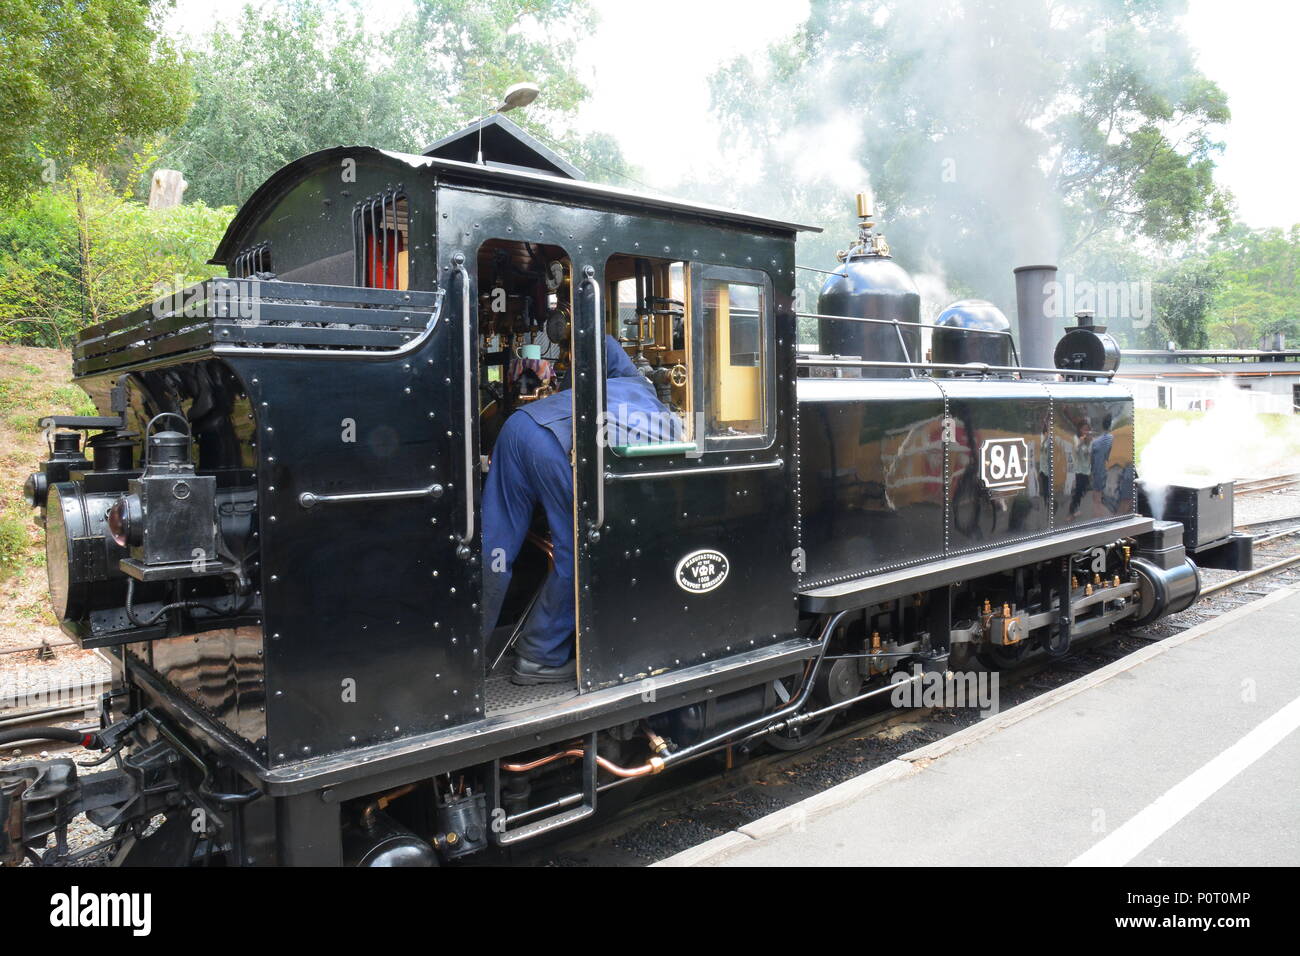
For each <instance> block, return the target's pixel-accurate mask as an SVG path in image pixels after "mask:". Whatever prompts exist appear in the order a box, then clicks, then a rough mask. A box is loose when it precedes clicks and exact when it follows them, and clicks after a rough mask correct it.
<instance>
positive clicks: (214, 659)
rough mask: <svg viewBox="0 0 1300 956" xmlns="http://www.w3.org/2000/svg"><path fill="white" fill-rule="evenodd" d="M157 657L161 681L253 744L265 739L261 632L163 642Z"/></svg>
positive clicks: (229, 631) (155, 648) (155, 647)
mask: <svg viewBox="0 0 1300 956" xmlns="http://www.w3.org/2000/svg"><path fill="white" fill-rule="evenodd" d="M151 652H152V655H151V656H152V666H153V669H154V671H155V672H156V673H157V674H158V676H159V677H161V678H162V679H163V680H165V681H167V682H168V683H169V684H171V685H172V686H173V687H175V688H176V689H177V690H178V691H180V692H181V693H182V694H184V695H185V696H187V697H189V698H190V699H191V700H192V701H194V703H196V704H197V705H198V706H199V707H201V708H203V709H204V710H205V711H207V713H209V714H210V715H212V716H213V717H215V718H216V719H217V720H219V721H221V723H222V724H224V725H225V726H226V727H227V728H229V729H230V730H231V731H233V732H234V733H236V734H238V735H239V736H240V737H243V738H244V739H245V740H247V741H249V742H250V743H257V742H259V741H262V740H264V739H265V737H266V713H265V711H264V704H265V685H264V684H263V671H262V660H263V658H262V629H261V628H260V627H237V628H222V629H221V630H215V631H205V632H203V633H202V634H197V635H190V634H187V635H183V636H181V637H168V638H163V639H161V640H156V641H154V642H153V643H152V645H151Z"/></svg>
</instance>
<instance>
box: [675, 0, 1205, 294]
mask: <svg viewBox="0 0 1300 956" xmlns="http://www.w3.org/2000/svg"><path fill="white" fill-rule="evenodd" d="M1183 6H1184V5H1183V3H1182V2H1181V0H879V2H865V0H856V2H854V0H812V4H811V10H810V14H809V17H808V20H807V21H806V23H805V24H804V25H803V27H802V29H800V30H799V31H798V33H797V34H796V35H795V36H794V37H792V38H790V39H789V40H788V41H784V42H782V43H779V44H777V45H775V46H774V47H772V48H771V49H769V50H768V51H766V53H765V54H763V55H761V56H756V57H742V58H740V59H739V60H737V61H735V62H732V63H728V64H726V65H725V66H724V67H723V68H722V69H720V70H719V71H718V72H717V73H716V74H715V75H714V77H713V80H712V85H713V95H714V105H715V109H716V111H717V113H718V116H719V119H720V123H721V128H722V130H723V132H724V134H725V136H726V137H727V138H728V140H729V142H730V145H731V147H732V149H733V152H734V154H735V155H737V156H740V155H745V156H747V157H748V162H749V163H750V164H751V168H752V169H755V170H756V171H755V174H754V175H753V176H752V177H751V181H750V182H748V183H746V182H740V183H730V184H724V185H729V186H730V190H729V192H730V198H731V199H732V200H733V201H738V202H745V203H746V204H747V205H753V206H755V207H756V208H760V209H767V210H770V211H774V212H781V213H784V214H788V215H792V216H794V217H795V218H801V217H812V221H823V222H826V221H829V222H831V223H835V224H836V225H834V226H832V232H833V234H834V237H835V239H834V241H836V242H837V243H840V244H842V243H843V242H844V237H845V234H847V233H849V231H850V229H851V227H850V225H849V209H848V206H849V203H848V202H847V201H846V200H847V194H850V193H851V192H853V191H854V189H855V187H857V186H859V184H860V183H861V182H862V181H863V180H866V179H867V178H869V179H870V183H871V185H872V186H873V187H874V189H875V192H876V195H877V199H878V201H879V204H880V206H881V207H882V216H883V222H884V224H885V226H886V232H887V234H888V235H889V238H890V240H891V243H892V244H893V245H894V246H895V248H896V249H897V250H898V253H899V255H900V257H902V258H904V259H905V260H906V261H907V262H908V263H909V265H910V266H911V267H912V268H914V269H935V270H941V271H942V272H944V273H945V274H946V275H948V276H949V277H950V278H951V279H954V280H956V282H957V284H962V285H966V286H970V287H973V288H976V289H981V290H983V294H984V295H986V296H988V297H991V298H998V297H999V294H1001V297H1002V298H1003V300H1004V301H1005V300H1006V298H1008V297H1009V295H1008V293H1009V290H1010V287H1011V280H1010V275H1009V271H1010V267H1011V266H1013V265H1019V264H1026V263H1029V262H1039V261H1044V260H1045V261H1049V262H1054V261H1061V260H1063V259H1067V260H1068V259H1069V258H1070V257H1072V256H1076V257H1077V256H1079V255H1080V254H1081V253H1082V252H1084V251H1086V250H1087V248H1088V246H1089V245H1090V244H1092V243H1095V242H1097V241H1099V240H1100V239H1103V238H1106V237H1109V236H1113V235H1116V234H1123V235H1127V236H1129V237H1143V238H1145V239H1147V240H1150V241H1151V242H1153V243H1171V242H1182V241H1186V240H1188V239H1189V238H1191V237H1193V236H1195V235H1197V234H1198V233H1199V232H1200V231H1202V229H1203V227H1204V226H1205V225H1206V224H1207V223H1216V224H1221V223H1222V222H1224V221H1225V219H1226V216H1227V211H1228V207H1227V197H1226V196H1225V195H1224V194H1223V193H1222V192H1221V191H1220V190H1219V189H1218V188H1217V187H1216V186H1215V185H1214V181H1213V167H1214V162H1213V157H1214V155H1215V152H1216V149H1217V148H1218V144H1217V143H1216V142H1215V141H1214V139H1213V132H1214V129H1215V128H1216V127H1217V125H1218V124H1221V123H1224V122H1226V121H1227V119H1228V115H1229V114H1228V109H1227V104H1226V99H1225V97H1224V95H1223V93H1222V91H1220V90H1219V88H1218V87H1217V86H1215V84H1214V83H1212V82H1211V81H1210V80H1208V79H1207V78H1206V77H1204V76H1203V75H1202V74H1201V73H1200V72H1199V71H1198V70H1197V69H1196V67H1195V63H1194V60H1193V56H1192V52H1191V50H1190V48H1189V46H1188V44H1187V41H1186V38H1185V37H1184V35H1183V34H1182V32H1181V29H1180V28H1179V25H1178V22H1177V17H1178V15H1179V14H1180V13H1181V12H1182V9H1183ZM756 89H761V90H763V95H762V96H755V95H754V91H755V90H756ZM818 167H820V168H821V169H822V170H826V171H828V172H823V173H821V174H819V173H817V172H816V171H815V170H817V168H818ZM704 186H708V188H710V189H711V190H712V191H713V192H714V194H715V195H716V192H717V189H718V184H717V183H711V184H701V187H702V188H703V187H704ZM818 252H819V253H821V254H823V255H824V253H823V252H822V250H820V249H819V250H818ZM823 261H825V260H824V259H823Z"/></svg>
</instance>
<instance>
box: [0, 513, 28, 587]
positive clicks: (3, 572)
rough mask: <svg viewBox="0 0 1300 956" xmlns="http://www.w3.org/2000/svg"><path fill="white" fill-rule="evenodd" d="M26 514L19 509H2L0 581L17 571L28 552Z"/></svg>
mask: <svg viewBox="0 0 1300 956" xmlns="http://www.w3.org/2000/svg"><path fill="white" fill-rule="evenodd" d="M28 542H29V539H28V534H27V520H26V516H25V515H23V514H20V513H19V512H18V510H17V509H15V508H9V509H6V510H4V511H0V581H3V580H5V579H6V578H7V577H9V575H10V574H12V573H13V572H14V571H16V570H17V569H18V567H19V565H20V564H21V563H22V561H23V559H24V558H25V557H26V556H27V553H28V550H29V548H28Z"/></svg>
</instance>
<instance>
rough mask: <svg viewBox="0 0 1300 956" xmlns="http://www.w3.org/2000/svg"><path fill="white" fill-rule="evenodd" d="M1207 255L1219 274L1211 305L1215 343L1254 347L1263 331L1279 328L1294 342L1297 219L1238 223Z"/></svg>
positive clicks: (1298, 333)
mask: <svg viewBox="0 0 1300 956" xmlns="http://www.w3.org/2000/svg"><path fill="white" fill-rule="evenodd" d="M1209 255H1210V258H1211V260H1212V261H1213V262H1214V263H1215V265H1216V266H1218V267H1219V268H1220V269H1221V270H1222V273H1223V276H1224V282H1223V285H1222V287H1221V288H1220V289H1219V290H1218V291H1217V294H1216V295H1215V297H1214V301H1213V304H1212V306H1211V309H1210V316H1209V320H1210V335H1211V337H1212V339H1213V341H1214V343H1215V344H1216V345H1221V346H1232V347H1234V348H1256V347H1258V346H1259V343H1260V339H1261V338H1262V337H1263V336H1265V335H1272V334H1275V333H1278V332H1281V333H1282V334H1283V335H1284V336H1285V337H1286V339H1287V340H1288V341H1289V344H1290V345H1291V346H1292V347H1294V346H1295V344H1296V342H1297V341H1300V225H1296V226H1292V227H1291V228H1290V229H1286V230H1283V229H1251V228H1249V227H1247V226H1245V225H1237V226H1234V227H1233V228H1232V229H1231V230H1230V231H1228V232H1227V233H1226V234H1225V235H1223V236H1221V237H1219V239H1218V240H1217V241H1216V242H1215V243H1214V244H1213V247H1212V249H1211V251H1210V254H1209Z"/></svg>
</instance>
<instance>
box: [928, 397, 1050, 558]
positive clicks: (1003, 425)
mask: <svg viewBox="0 0 1300 956" xmlns="http://www.w3.org/2000/svg"><path fill="white" fill-rule="evenodd" d="M945 389H946V390H947V392H948V394H949V412H950V414H951V415H952V417H953V419H954V433H955V434H954V444H953V447H952V448H951V449H950V451H949V467H950V472H949V476H950V477H949V481H950V484H949V500H950V501H951V503H952V506H951V513H952V527H951V535H950V541H949V546H950V548H951V549H952V550H961V549H963V548H968V547H978V546H983V545H996V544H1003V543H1006V542H1008V541H1010V540H1013V539H1015V538H1020V537H1024V536H1025V535H1032V534H1038V533H1041V532H1045V531H1047V530H1048V529H1049V527H1050V519H1049V505H1048V500H1047V495H1046V494H1045V489H1044V485H1045V481H1044V477H1045V474H1046V471H1047V468H1046V462H1047V460H1048V455H1047V447H1048V444H1049V442H1048V440H1047V422H1048V419H1049V417H1050V415H1051V410H1050V407H1049V404H1048V398H1047V395H1046V393H1045V392H1044V390H1043V388H1042V387H1041V386H1039V385H1037V384H1034V383H1028V382H1014V383H1013V382H999V383H992V382H979V381H954V382H952V383H945ZM1003 440H1019V441H1020V442H1023V447H1024V449H1025V452H1026V455H1025V460H1024V461H1022V462H1019V466H1020V467H1019V469H1018V470H1017V473H1016V481H1015V482H1014V483H1012V484H1010V485H1008V486H1006V487H993V488H990V487H988V484H987V483H986V481H985V479H984V476H983V475H982V471H981V469H982V466H983V459H982V454H983V452H984V451H985V449H986V446H987V445H988V444H989V443H997V442H1000V441H1003Z"/></svg>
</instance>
